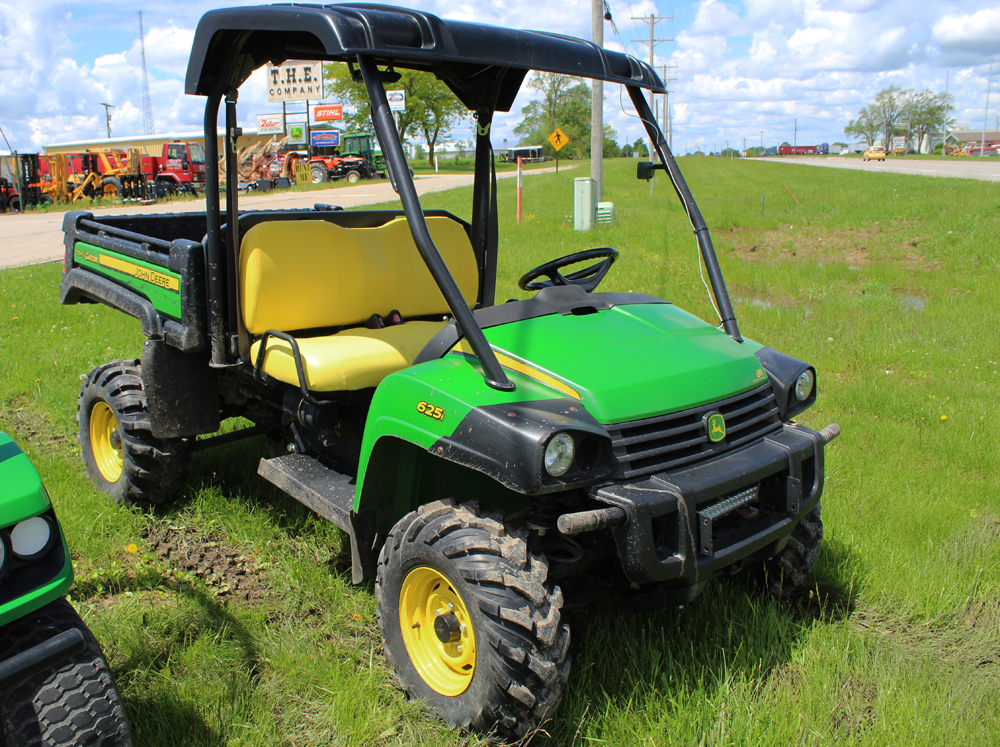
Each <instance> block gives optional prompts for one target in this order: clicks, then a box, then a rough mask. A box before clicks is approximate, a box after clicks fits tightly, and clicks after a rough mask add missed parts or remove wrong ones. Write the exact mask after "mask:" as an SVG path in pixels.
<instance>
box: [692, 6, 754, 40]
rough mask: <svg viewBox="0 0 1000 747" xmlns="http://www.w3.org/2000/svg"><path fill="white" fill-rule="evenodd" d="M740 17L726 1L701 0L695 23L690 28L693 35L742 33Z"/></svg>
mask: <svg viewBox="0 0 1000 747" xmlns="http://www.w3.org/2000/svg"><path fill="white" fill-rule="evenodd" d="M739 24H740V17H739V15H738V14H737V13H736V12H735V11H733V9H732V8H730V7H729V6H728V5H726V4H725V3H722V2H719V0H701V2H699V3H698V12H697V14H696V15H695V19H694V23H692V24H691V26H690V27H689V28H688V33H689V34H691V35H701V34H706V35H709V36H717V35H720V34H721V35H723V36H728V35H731V34H738V33H741V30H740V28H739Z"/></svg>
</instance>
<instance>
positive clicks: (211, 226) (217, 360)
mask: <svg viewBox="0 0 1000 747" xmlns="http://www.w3.org/2000/svg"><path fill="white" fill-rule="evenodd" d="M221 102H222V93H221V92H215V93H212V94H209V96H208V100H207V101H206V102H205V217H206V220H207V228H206V234H207V237H206V239H205V263H206V265H207V266H208V334H209V339H210V340H211V341H212V361H211V365H212V366H217V367H221V366H225V365H226V348H225V342H224V340H223V339H222V335H223V331H222V309H223V303H222V301H223V299H222V294H223V283H224V282H225V278H223V276H222V274H221V273H222V228H221V218H220V215H219V133H218V129H217V125H216V122H218V120H219V104H220V103H221ZM231 186H232V185H227V188H231Z"/></svg>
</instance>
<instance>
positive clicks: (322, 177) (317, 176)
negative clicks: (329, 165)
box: [309, 165, 329, 184]
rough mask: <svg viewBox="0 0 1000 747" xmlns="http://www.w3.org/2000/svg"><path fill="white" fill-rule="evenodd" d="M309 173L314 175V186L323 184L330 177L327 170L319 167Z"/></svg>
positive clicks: (312, 168) (311, 168)
mask: <svg viewBox="0 0 1000 747" xmlns="http://www.w3.org/2000/svg"><path fill="white" fill-rule="evenodd" d="M309 173H310V174H311V175H312V183H313V184H322V183H323V182H325V181H326V180H327V178H328V177H329V174H328V172H327V170H326V168H325V167H323V166H319V165H316V166H312V167H310V169H309Z"/></svg>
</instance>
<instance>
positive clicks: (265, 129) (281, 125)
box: [257, 114, 285, 135]
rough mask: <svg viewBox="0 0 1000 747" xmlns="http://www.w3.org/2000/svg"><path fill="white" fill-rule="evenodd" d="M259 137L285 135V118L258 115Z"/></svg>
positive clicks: (273, 115)
mask: <svg viewBox="0 0 1000 747" xmlns="http://www.w3.org/2000/svg"><path fill="white" fill-rule="evenodd" d="M257 134H258V135H284V134H285V117H284V116H283V115H281V114H258V115H257Z"/></svg>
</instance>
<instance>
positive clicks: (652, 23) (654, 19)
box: [632, 13, 673, 160]
mask: <svg viewBox="0 0 1000 747" xmlns="http://www.w3.org/2000/svg"><path fill="white" fill-rule="evenodd" d="M672 18H673V16H654V15H653V14H652V13H650V14H649V18H646V17H645V16H642V17H640V18H636V17H635V16H632V20H633V21H642V22H643V23H648V24H649V40H648V41H647V40H646V39H633V40H632V41H633V42H638V43H639V44H648V45H649V66H650V67H651V68H653V69H654V70H655V69H656V63H655V59H656V56H655V55H654V54H653V50H654V48H655V47H656V45H657V44H661V43H663V42H671V41H673V39H657V38H655V37H656V34H655V33H654V31H653V30H654V28H655V26H656V24H657V23H659V22H660V21H667V20H671V19H672ZM653 98H654V94H652V93H651V94H649V108H650V109H652V108H653ZM649 158H650V160H653V149H652V147H650V149H649Z"/></svg>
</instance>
